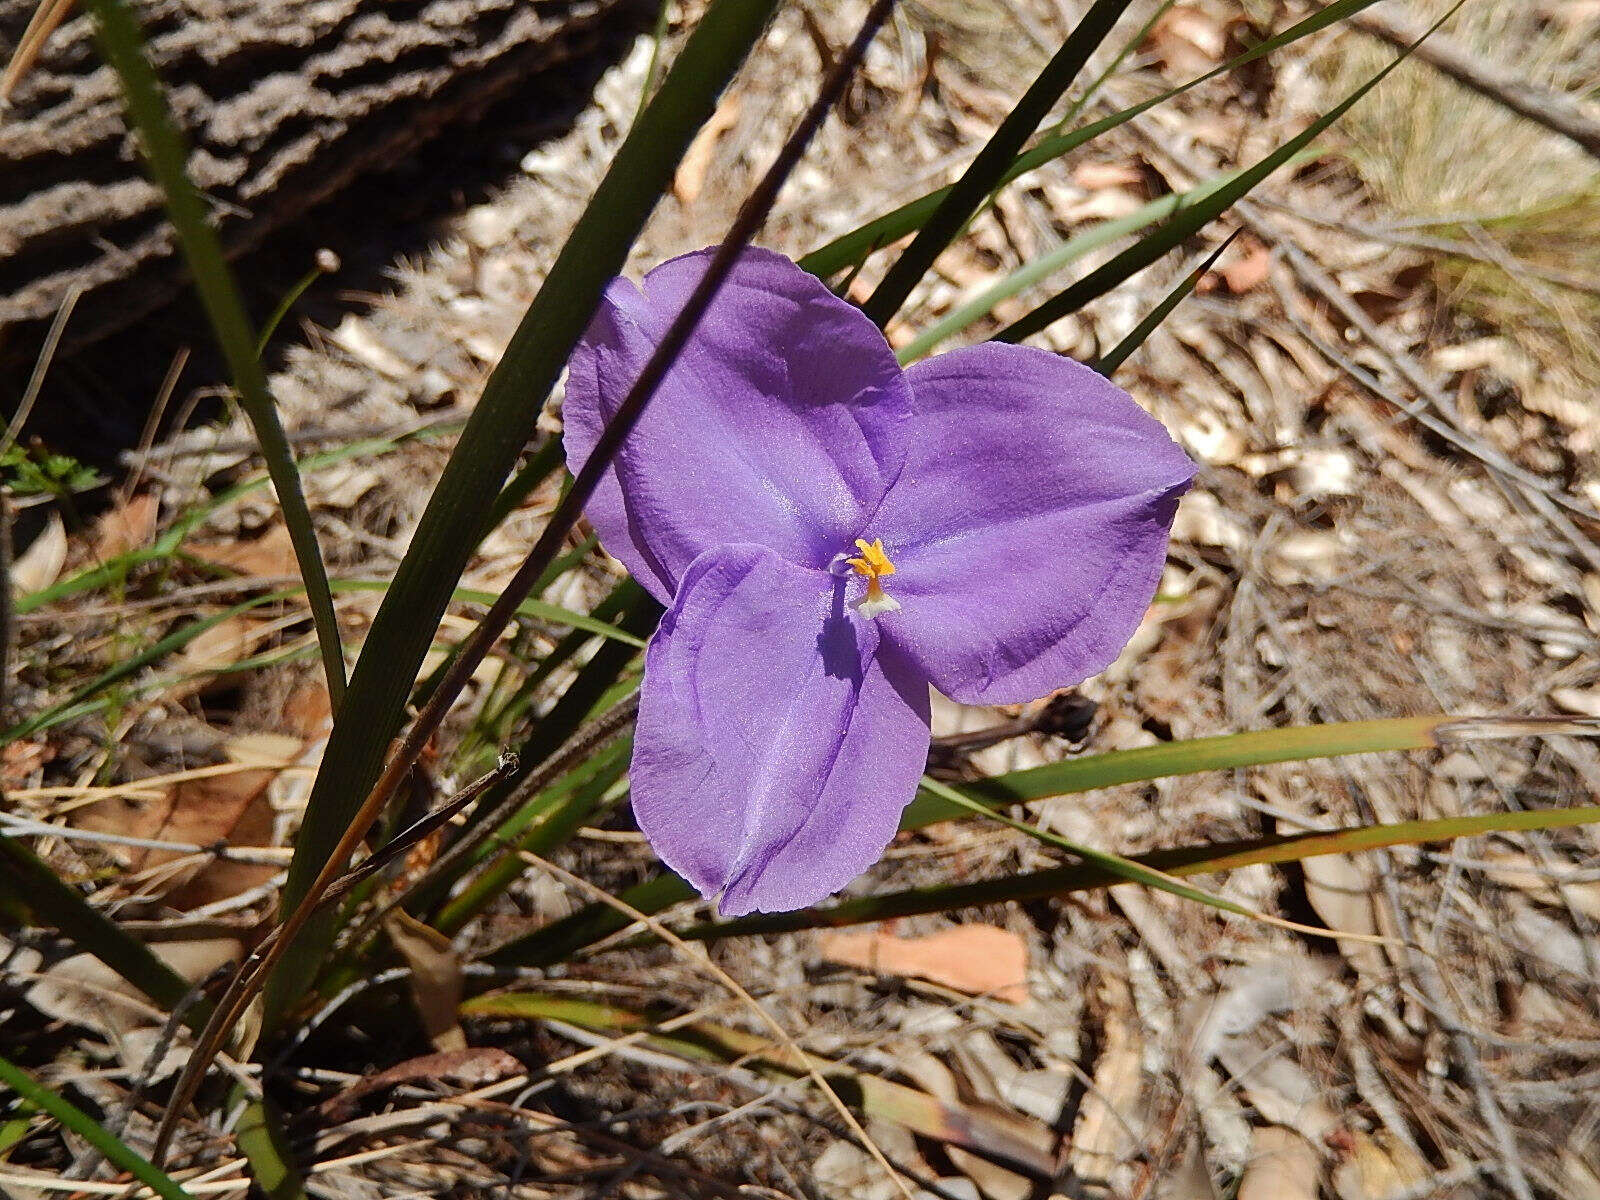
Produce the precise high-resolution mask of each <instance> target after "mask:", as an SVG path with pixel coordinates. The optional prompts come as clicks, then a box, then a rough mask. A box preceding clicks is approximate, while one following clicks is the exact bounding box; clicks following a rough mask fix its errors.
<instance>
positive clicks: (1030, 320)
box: [997, 0, 1465, 342]
mask: <svg viewBox="0 0 1600 1200" xmlns="http://www.w3.org/2000/svg"><path fill="white" fill-rule="evenodd" d="M1464 2H1465V0H1458V3H1457V4H1456V6H1455V7H1454V8H1452V9H1451V10H1450V12H1451V13H1453V12H1454V11H1455V8H1459V7H1460V4H1461V3H1464ZM1449 15H1450V13H1446V14H1445V16H1443V17H1440V18H1439V21H1437V22H1435V23H1434V25H1433V27H1432V28H1433V29H1437V28H1438V27H1439V24H1440V23H1442V22H1443V21H1444V20H1446V19H1447V18H1448V17H1449ZM1429 32H1432V29H1430V30H1429ZM1409 56H1410V51H1409V50H1407V51H1404V52H1402V53H1401V54H1399V55H1397V56H1396V57H1395V58H1394V59H1393V60H1391V61H1390V62H1389V63H1388V64H1387V65H1386V66H1385V67H1384V68H1383V69H1382V70H1381V71H1379V72H1378V73H1377V74H1376V75H1374V76H1373V77H1372V78H1371V79H1369V80H1367V81H1366V82H1365V83H1363V84H1362V85H1361V86H1360V87H1358V88H1357V89H1356V90H1355V91H1353V92H1351V93H1350V94H1349V95H1348V96H1346V97H1345V98H1344V99H1343V100H1341V101H1340V102H1339V103H1338V104H1336V105H1334V106H1333V108H1331V109H1329V110H1328V111H1327V112H1326V113H1324V114H1323V115H1322V116H1320V117H1318V118H1317V119H1316V120H1315V121H1313V122H1311V124H1310V125H1309V126H1307V127H1306V128H1305V129H1304V130H1302V131H1301V132H1300V133H1298V134H1296V135H1295V136H1294V137H1292V138H1290V139H1289V140H1288V141H1287V142H1285V143H1284V144H1283V145H1281V146H1279V147H1278V148H1277V149H1276V150H1274V151H1273V152H1272V153H1271V154H1268V155H1266V156H1265V157H1264V158H1262V159H1261V160H1260V161H1258V162H1256V163H1254V164H1253V165H1251V166H1250V167H1248V168H1246V169H1245V170H1243V171H1240V172H1238V173H1237V174H1236V175H1235V176H1234V177H1233V178H1232V179H1231V180H1229V181H1228V183H1227V184H1226V185H1224V186H1223V187H1221V188H1218V189H1217V190H1216V191H1215V192H1213V193H1211V195H1209V196H1207V197H1206V198H1204V199H1203V200H1201V201H1200V202H1198V203H1197V204H1194V205H1193V206H1191V207H1189V208H1186V209H1182V210H1180V211H1179V212H1178V213H1177V215H1176V216H1174V217H1173V219H1172V220H1171V221H1170V222H1169V223H1168V224H1167V225H1165V226H1163V227H1162V228H1161V229H1159V230H1157V231H1156V232H1155V233H1153V234H1151V235H1150V236H1148V237H1146V238H1144V239H1143V240H1141V241H1140V242H1138V243H1137V244H1135V245H1133V246H1130V247H1128V249H1126V250H1124V251H1123V252H1122V253H1121V254H1119V255H1117V256H1116V257H1115V258H1113V259H1112V260H1111V261H1110V262H1108V263H1106V264H1105V265H1104V266H1102V267H1099V268H1097V269H1096V270H1093V271H1091V272H1089V274H1087V275H1085V276H1084V277H1083V278H1082V279H1080V280H1078V281H1077V282H1076V283H1074V284H1072V285H1071V286H1070V287H1068V288H1066V289H1065V290H1064V291H1061V292H1059V293H1057V294H1056V295H1055V296H1052V297H1051V298H1050V299H1049V300H1047V301H1045V302H1044V303H1043V304H1041V305H1040V306H1039V307H1038V308H1036V309H1034V310H1033V311H1032V312H1031V313H1029V314H1027V316H1025V317H1022V318H1021V319H1019V320H1017V321H1016V322H1014V323H1013V324H1011V325H1009V326H1007V327H1006V328H1005V329H1003V330H1001V332H1000V333H999V335H998V337H997V340H999V341H1003V342H1018V341H1021V340H1022V339H1023V338H1025V337H1030V336H1031V335H1033V334H1035V333H1038V332H1039V331H1040V330H1041V329H1044V328H1046V327H1047V326H1049V325H1051V324H1053V323H1054V322H1056V321H1059V320H1060V319H1061V318H1062V317H1065V316H1068V315H1070V314H1071V313H1075V312H1077V311H1078V310H1079V309H1080V308H1082V307H1083V306H1084V305H1085V304H1087V303H1089V301H1091V300H1093V299H1095V298H1097V297H1099V296H1103V295H1104V294H1105V293H1106V292H1108V291H1110V290H1111V289H1112V288H1114V287H1116V286H1117V285H1118V284H1120V283H1122V282H1124V281H1125V280H1127V279H1129V278H1131V277H1132V276H1133V275H1135V274H1137V273H1138V272H1140V271H1142V270H1144V269H1145V268H1146V267H1148V266H1149V265H1150V264H1151V263H1153V262H1155V261H1156V260H1157V259H1158V258H1161V257H1162V256H1163V255H1165V254H1166V253H1167V252H1168V251H1169V250H1171V249H1172V248H1173V247H1174V246H1178V245H1181V244H1182V243H1183V242H1184V241H1186V240H1187V239H1189V238H1191V237H1193V236H1194V235H1195V234H1196V233H1198V232H1199V231H1200V230H1201V229H1202V228H1204V227H1205V226H1206V225H1207V224H1209V223H1210V222H1211V221H1213V220H1215V219H1216V218H1217V217H1218V216H1219V215H1221V214H1222V213H1223V212H1225V211H1226V210H1227V209H1228V208H1229V207H1231V206H1232V205H1233V203H1234V201H1236V200H1238V199H1240V198H1241V197H1242V196H1245V195H1247V194H1249V192H1250V191H1251V190H1252V189H1254V188H1255V186H1256V185H1257V184H1259V183H1260V182H1261V181H1262V180H1264V179H1266V178H1267V176H1269V175H1271V174H1272V173H1273V172H1274V171H1276V170H1278V169H1279V168H1280V167H1282V166H1284V165H1285V164H1287V163H1288V162H1289V161H1290V160H1291V159H1292V158H1294V156H1295V155H1297V154H1299V153H1301V152H1302V151H1303V150H1305V149H1306V148H1307V147H1308V146H1310V144H1311V143H1312V141H1313V140H1315V139H1316V138H1317V137H1319V136H1321V134H1322V133H1323V131H1324V130H1326V129H1327V128H1328V127H1329V126H1330V125H1332V124H1333V123H1334V122H1335V121H1337V120H1338V119H1339V118H1340V117H1342V116H1344V114H1345V113H1346V112H1348V111H1349V110H1350V108H1351V107H1352V106H1353V105H1355V104H1356V102H1357V101H1359V100H1360V99H1361V98H1362V97H1363V96H1365V95H1366V94H1367V93H1368V92H1370V91H1371V90H1372V89H1373V88H1375V87H1377V86H1378V84H1380V83H1382V82H1383V81H1384V80H1385V79H1386V78H1388V76H1389V72H1391V71H1393V70H1394V69H1395V68H1396V67H1397V66H1399V65H1400V64H1401V63H1402V62H1404V61H1405V60H1406V59H1407V58H1408V57H1409Z"/></svg>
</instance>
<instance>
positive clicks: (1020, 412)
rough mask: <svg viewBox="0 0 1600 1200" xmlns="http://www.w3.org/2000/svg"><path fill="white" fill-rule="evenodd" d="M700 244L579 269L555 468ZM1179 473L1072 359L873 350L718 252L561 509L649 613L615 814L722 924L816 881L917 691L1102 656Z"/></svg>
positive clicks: (864, 803)
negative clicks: (638, 395) (701, 293)
mask: <svg viewBox="0 0 1600 1200" xmlns="http://www.w3.org/2000/svg"><path fill="white" fill-rule="evenodd" d="M709 260H710V253H709V252H701V253H698V254H690V255H687V256H685V257H683V258H678V259H674V260H673V261H671V262H668V263H665V264H663V265H662V266H659V267H657V268H656V269H655V270H654V271H652V272H650V274H649V275H648V276H646V278H645V280H644V286H643V289H642V290H641V289H640V288H639V287H636V286H635V285H634V284H632V283H630V282H628V281H626V280H622V279H619V280H616V281H615V282H613V283H612V285H611V287H610V288H609V289H608V290H607V292H606V296H605V300H604V302H603V304H602V305H601V309H600V313H599V315H598V316H596V318H595V320H594V323H593V324H592V325H591V326H590V327H589V330H588V332H587V333H586V334H585V335H584V338H583V340H582V342H581V343H580V344H579V346H578V348H577V350H576V352H575V353H574V355H573V358H572V364H571V372H570V375H569V377H568V382H567V394H566V405H565V419H566V445H567V459H568V463H569V465H570V466H571V467H572V469H573V470H574V471H576V470H578V469H579V467H580V466H581V465H582V464H583V462H584V461H585V459H586V458H587V457H588V455H589V453H590V451H591V450H592V449H593V447H594V444H595V441H596V439H597V438H598V437H599V435H600V431H601V429H602V427H603V426H604V424H605V422H606V420H607V419H609V418H610V416H611V415H612V413H613V412H615V410H616V408H617V406H618V405H619V404H620V403H621V402H622V400H623V398H624V396H625V395H626V394H627V392H628V389H629V387H630V386H631V385H632V384H633V382H634V380H635V379H636V378H637V377H638V375H639V373H640V371H641V369H642V368H643V366H644V363H645V361H646V360H647V359H648V357H649V355H650V353H651V351H652V349H653V348H654V347H655V345H656V343H657V341H658V340H659V339H660V338H661V336H662V334H663V333H664V332H665V330H666V328H667V325H668V324H669V323H670V322H671V320H672V318H673V317H674V316H675V315H676V314H677V312H678V311H679V309H680V308H681V307H682V305H683V303H684V301H685V299H686V298H687V297H688V295H689V293H690V292H691V291H692V290H693V288H694V285H695V283H696V282H697V281H698V280H699V279H700V278H701V276H702V274H703V273H704V271H705V269H706V265H707V263H708V262H709ZM1193 473H1194V464H1193V463H1191V462H1190V461H1189V459H1188V457H1187V456H1186V455H1185V454H1184V453H1183V451H1182V450H1181V449H1179V448H1178V446H1177V444H1176V443H1174V442H1173V440H1172V439H1171V438H1170V437H1169V436H1168V435H1167V433H1166V431H1165V430H1164V429H1163V428H1162V426H1161V425H1160V423H1159V422H1157V421H1156V420H1155V419H1154V418H1153V417H1151V416H1149V415H1148V414H1147V413H1145V412H1144V410H1143V409H1141V408H1140V407H1139V406H1138V405H1137V404H1135V403H1134V401H1133V400H1132V399H1131V398H1130V397H1129V396H1128V395H1127V394H1126V393H1125V392H1123V391H1121V390H1120V389H1119V388H1116V387H1114V386H1112V385H1111V384H1110V383H1108V382H1107V381H1106V380H1104V379H1102V378H1101V377H1100V376H1099V375H1097V374H1095V373H1094V372H1093V371H1091V370H1089V369H1088V368H1087V367H1084V366H1082V365H1080V364H1078V363H1075V362H1071V361H1069V360H1067V359H1063V358H1059V357H1057V356H1056V355H1053V354H1049V353H1047V352H1045V351H1043V350H1035V349H1030V348H1027V347H1022V346H1007V345H998V344H994V343H990V344H988V345H980V346H973V347H970V348H967V349H963V350H955V351H953V352H951V353H948V354H942V355H939V356H937V357H935V358H931V359H928V360H926V361H924V362H920V363H917V364H915V365H914V366H912V367H910V368H908V369H906V370H904V371H902V370H901V368H900V366H899V364H898V363H897V362H896V361H895V356H894V353H893V351H891V350H890V348H889V345H888V343H887V342H886V341H885V340H884V337H883V334H882V333H880V332H879V331H878V329H877V328H876V327H875V326H874V325H873V323H872V322H871V321H870V320H868V319H867V318H866V317H865V316H864V315H863V314H862V313H861V312H860V311H859V310H858V309H856V308H855V307H854V306H852V305H850V304H848V303H846V302H845V301H843V300H841V299H839V298H837V297H836V296H834V295H833V294H832V293H830V292H829V291H828V290H827V288H825V287H824V286H823V285H822V284H821V283H820V282H819V281H818V280H817V279H815V278H814V277H812V276H811V275H808V274H807V273H806V272H804V271H802V270H801V269H800V268H799V267H797V266H795V265H794V264H793V263H791V262H790V261H788V260H787V259H785V258H782V257H780V256H778V255H776V254H772V253H770V252H767V251H761V250H749V251H746V252H745V253H744V254H743V255H742V256H741V257H740V259H739V260H738V262H737V264H736V266H735V267H734V270H733V272H732V274H731V275H730V276H729V278H728V280H727V282H726V283H725V284H724V285H723V287H722V289H721V290H720V291H719V292H718V293H717V296H716V299H715V301H714V302H713V303H712V305H711V307H710V309H709V310H708V311H707V312H706V314H705V316H704V317H703V318H702V319H701V323H700V326H699V328H698V331H697V332H696V334H695V336H694V337H693V338H692V339H691V341H690V343H689V345H688V346H687V347H686V348H685V350H684V351H683V353H682V354H681V355H680V357H679V358H678V360H677V363H676V364H675V365H674V366H673V368H672V370H671V371H670V372H669V373H668V375H667V377H666V379H665V380H664V381H663V383H662V384H661V387H660V389H659V390H658V391H657V393H656V394H655V397H654V398H653V399H652V401H651V402H650V404H649V405H648V406H647V408H646V409H645V412H644V415H643V417H642V418H641V419H640V421H639V423H638V425H637V426H636V427H635V429H634V431H633V432H632V433H631V434H630V435H629V437H628V438H627V440H626V442H625V443H624V445H623V448H622V451H621V453H620V454H618V455H617V457H616V460H615V462H614V463H613V465H612V467H611V469H610V470H609V471H608V472H607V473H606V475H605V476H604V478H603V480H602V482H601V484H600V486H599V488H598V490H597V491H596V492H595V495H594V497H593V499H592V500H591V501H590V503H589V508H588V512H589V518H590V520H591V521H592V522H593V523H594V526H595V529H596V530H597V531H598V532H599V534H600V538H601V541H602V542H603V543H604V545H605V547H606V549H607V550H609V551H610V552H611V553H612V554H614V555H615V556H616V557H617V558H619V559H621V560H622V561H623V563H624V564H626V566H627V567H628V569H629V570H630V571H632V572H633V574H634V576H635V577H636V578H637V579H638V580H639V582H640V583H641V584H643V586H644V587H645V588H646V589H647V590H648V591H649V592H650V593H651V594H652V595H653V596H655V597H656V598H657V599H658V600H660V601H661V602H662V603H663V604H665V605H666V606H667V612H666V615H665V616H664V617H663V618H662V621H661V625H660V628H659V629H658V630H657V631H656V634H655V636H654V637H653V638H652V639H651V641H650V646H649V649H648V651H647V652H646V658H645V678H644V690H643V693H642V695H641V698H640V704H639V718H638V728H637V731H636V734H635V740H634V752H633V774H632V786H633V808H634V813H635V815H636V817H637V819H638V822H639V827H640V828H641V829H642V830H644V832H645V834H646V835H647V836H648V837H649V839H650V842H651V844H652V845H653V846H654V847H655V849H656V852H657V853H658V854H660V856H661V858H662V859H663V860H664V861H665V862H666V863H667V865H668V866H670V867H672V868H673V869H674V870H676V871H678V872H679V873H680V874H682V875H683V876H684V877H685V878H687V879H688V880H689V881H690V882H691V883H693V884H694V885H695V886H696V887H697V888H699V889H700V891H701V893H703V894H704V895H705V896H706V897H708V898H717V899H719V901H720V908H721V911H722V912H723V913H724V914H727V915H730V916H731V915H739V914H742V913H747V912H751V911H755V910H761V911H778V910H785V909H792V908H799V907H802V906H804V905H807V904H811V903H814V902H815V901H817V900H820V899H822V898H823V897H825V896H827V895H828V894H829V893H831V892H834V891H837V890H838V889H839V888H841V887H843V886H844V885H845V884H846V883H848V882H849V881H850V880H851V879H853V878H854V877H855V876H856V875H858V874H860V873H861V872H862V871H864V870H865V869H866V868H867V867H868V866H870V865H871V864H872V863H873V862H875V861H876V860H877V858H878V857H879V855H880V854H882V852H883V849H884V847H885V846H886V845H887V844H888V842H889V839H890V838H891V837H893V836H894V832H895V829H896V827H897V825H898V824H899V818H900V813H901V810H902V809H904V807H905V806H906V804H907V803H908V802H909V801H910V799H911V797H912V796H913V795H914V794H915V792H916V788H917V781H918V779H919V778H920V777H921V775H922V771H923V768H924V766H925V765H926V761H927V755H928V738H929V733H928V709H929V700H928V685H929V684H932V685H933V686H934V687H936V688H938V689H939V690H940V691H941V692H943V693H944V694H945V695H946V696H949V697H950V698H951V699H953V700H958V701H961V702H962V703H966V704H1004V703H1013V702H1019V701H1023V700H1032V699H1035V698H1037V697H1039V696H1043V695H1046V694H1047V693H1049V692H1051V691H1053V690H1055V689H1057V688H1062V687H1067V686H1069V685H1071V684H1074V683H1078V682H1080V681H1081V680H1083V679H1084V678H1086V677H1088V676H1089V675H1092V674H1094V673H1095V672H1097V671H1100V670H1101V669H1103V668H1104V667H1105V666H1107V665H1108V664H1109V663H1110V662H1111V661H1112V659H1114V658H1115V657H1116V656H1117V654H1118V653H1119V652H1120V651H1121V649H1122V647H1123V645H1124V644H1125V643H1126V642H1127V640H1128V638H1129V637H1130V636H1132V634H1133V631H1134V630H1135V628H1137V626H1138V624H1139V621H1140V619H1141V617H1142V616H1143V614H1144V612H1145V610H1146V608H1147V607H1148V605H1149V603H1150V600H1151V597H1152V595H1153V593H1154V591H1155V587H1156V583H1157V581H1158V579H1159V577H1160V575H1161V570H1162V566H1163V563H1164V562H1165V558H1166V544H1167V535H1168V530H1169V528H1170V526H1171V523H1172V517H1173V514H1174V512H1175V511H1176V509H1177V504H1178V497H1179V496H1180V495H1181V494H1182V493H1183V491H1184V490H1185V489H1186V488H1187V487H1188V484H1189V480H1190V478H1191V476H1192V475H1193Z"/></svg>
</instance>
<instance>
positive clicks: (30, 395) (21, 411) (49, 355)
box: [0, 283, 83, 454]
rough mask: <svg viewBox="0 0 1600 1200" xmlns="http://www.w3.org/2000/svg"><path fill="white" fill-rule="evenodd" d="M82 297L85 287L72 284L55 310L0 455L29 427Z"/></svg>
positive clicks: (1, 438) (3, 439) (0, 446)
mask: <svg viewBox="0 0 1600 1200" xmlns="http://www.w3.org/2000/svg"><path fill="white" fill-rule="evenodd" d="M81 295H83V288H82V287H80V286H79V285H78V284H76V283H75V284H73V285H72V286H71V287H69V288H68V289H67V294H66V296H65V297H63V298H62V301H61V307H60V308H58V309H56V315H55V319H54V320H53V321H51V322H50V329H49V331H48V332H46V333H45V335H44V345H43V346H42V347H40V349H39V358H38V361H36V362H35V363H34V364H33V374H32V375H30V376H28V386H27V387H26V388H25V389H24V390H23V393H22V400H21V402H20V403H18V405H17V411H16V413H15V414H14V415H13V416H12V418H11V422H10V424H8V425H7V426H6V431H5V435H4V436H3V437H0V454H4V453H5V452H6V451H7V450H9V449H11V446H12V444H13V443H14V442H15V441H16V440H17V436H18V435H19V434H20V433H21V432H22V427H23V426H24V425H25V424H27V421H28V416H29V414H31V413H32V412H33V406H34V403H35V401H37V400H38V399H39V391H40V389H41V388H43V387H44V377H45V376H46V375H48V374H49V373H50V363H51V360H52V359H54V358H55V356H56V347H57V346H59V345H60V344H61V335H62V334H63V333H64V332H66V328H67V322H68V321H69V320H71V319H72V310H73V309H74V308H76V307H77V304H78V297H79V296H81Z"/></svg>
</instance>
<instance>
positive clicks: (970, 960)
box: [818, 925, 1028, 1004]
mask: <svg viewBox="0 0 1600 1200" xmlns="http://www.w3.org/2000/svg"><path fill="white" fill-rule="evenodd" d="M818 941H819V944H820V946H821V949H822V956H823V958H825V959H827V960H828V961H829V962H835V963H840V964H843V965H844V966H850V967H861V968H862V969H863V970H867V971H877V972H880V973H882V974H886V975H909V976H911V977H913V978H915V979H926V980H928V981H929V982H930V983H938V984H943V985H944V986H945V987H948V988H951V989H953V990H955V991H958V992H964V993H966V994H967V995H969V996H993V997H994V998H995V999H997V1000H1004V1001H1007V1002H1008V1003H1011V1004H1026V1003H1027V1001H1028V947H1027V946H1026V945H1025V944H1024V943H1023V941H1022V939H1021V938H1020V937H1018V936H1017V935H1016V934H1014V933H1011V932H1010V931H1008V930H1005V929H998V928H996V927H995V926H993V925H955V926H952V927H951V928H949V929H941V930H940V931H939V932H938V933H932V934H929V935H928V936H926V937H915V938H901V937H896V936H895V935H894V934H892V933H889V932H887V931H886V930H883V929H881V928H879V929H870V930H860V931H856V930H850V931H841V932H837V933H827V934H823V935H822V936H821V937H820V938H819V939H818Z"/></svg>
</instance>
